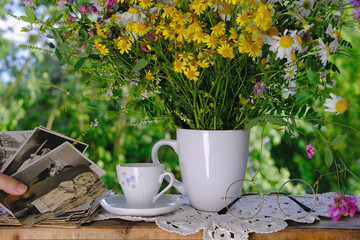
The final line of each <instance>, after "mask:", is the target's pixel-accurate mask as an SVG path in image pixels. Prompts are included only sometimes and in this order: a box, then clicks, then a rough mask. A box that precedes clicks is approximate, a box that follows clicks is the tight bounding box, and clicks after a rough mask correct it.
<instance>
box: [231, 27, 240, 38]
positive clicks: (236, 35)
mask: <svg viewBox="0 0 360 240" xmlns="http://www.w3.org/2000/svg"><path fill="white" fill-rule="evenodd" d="M238 37H239V34H237V32H236V30H235V29H234V28H231V29H230V35H229V40H233V41H235V40H237V39H238Z"/></svg>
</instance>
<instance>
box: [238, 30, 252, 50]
mask: <svg viewBox="0 0 360 240" xmlns="http://www.w3.org/2000/svg"><path fill="white" fill-rule="evenodd" d="M238 46H239V53H247V52H249V51H250V47H251V42H250V40H248V38H247V37H246V36H245V35H244V34H240V37H239V41H238Z"/></svg>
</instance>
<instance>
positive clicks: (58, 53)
mask: <svg viewBox="0 0 360 240" xmlns="http://www.w3.org/2000/svg"><path fill="white" fill-rule="evenodd" d="M55 55H56V57H57V59H59V61H61V60H62V56H61V53H60V51H59V49H57V48H56V49H55Z"/></svg>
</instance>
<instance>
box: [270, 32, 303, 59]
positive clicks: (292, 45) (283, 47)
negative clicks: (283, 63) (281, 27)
mask: <svg viewBox="0 0 360 240" xmlns="http://www.w3.org/2000/svg"><path fill="white" fill-rule="evenodd" d="M288 32H289V33H290V35H287V33H288ZM272 38H274V39H275V40H276V41H274V42H272V43H271V46H270V51H272V52H277V54H276V59H278V58H280V59H283V58H284V57H288V56H291V52H293V51H295V50H300V48H301V46H300V43H299V42H298V36H297V34H296V31H292V30H288V29H286V30H285V32H284V34H283V36H281V37H279V36H273V37H272Z"/></svg>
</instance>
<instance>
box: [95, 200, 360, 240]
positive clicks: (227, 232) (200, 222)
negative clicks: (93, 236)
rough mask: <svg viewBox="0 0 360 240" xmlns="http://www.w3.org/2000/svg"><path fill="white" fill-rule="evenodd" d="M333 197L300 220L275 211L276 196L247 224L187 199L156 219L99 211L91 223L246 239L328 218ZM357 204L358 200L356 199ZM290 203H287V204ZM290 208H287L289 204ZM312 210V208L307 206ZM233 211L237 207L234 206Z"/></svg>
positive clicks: (320, 202)
mask: <svg viewBox="0 0 360 240" xmlns="http://www.w3.org/2000/svg"><path fill="white" fill-rule="evenodd" d="M334 196H335V193H324V194H318V195H317V197H318V200H317V202H316V206H315V210H314V212H312V213H311V214H310V215H308V216H307V217H305V218H302V219H292V218H290V217H288V216H285V215H284V213H283V212H282V211H281V210H279V209H278V207H277V204H276V196H265V200H264V205H263V208H262V209H261V211H260V212H259V214H258V215H256V217H254V218H252V219H249V220H240V219H238V218H236V217H234V216H233V215H231V214H230V213H226V214H224V215H219V214H217V213H216V212H203V211H198V210H196V209H194V208H192V207H190V206H189V202H188V201H187V198H186V197H183V199H184V205H182V206H181V207H180V208H179V209H178V210H176V211H174V212H172V213H169V214H166V215H162V216H157V217H131V216H118V215H114V214H112V213H109V212H107V211H105V210H102V212H100V213H99V214H98V215H97V216H96V217H95V218H94V219H93V220H94V221H98V220H105V219H111V218H119V219H123V220H128V221H146V222H155V223H156V224H157V225H158V226H159V227H160V228H162V229H164V230H166V231H169V232H176V233H180V234H182V235H189V234H194V233H197V232H199V231H200V230H202V229H203V230H204V235H203V239H204V240H209V239H234V240H235V239H236V240H243V239H248V237H249V233H252V232H255V233H271V232H276V231H280V230H283V229H285V228H286V227H287V226H288V224H287V222H286V220H293V221H296V222H304V223H313V222H314V221H315V220H319V216H323V217H329V214H328V213H327V207H328V205H329V204H331V203H333V202H334ZM357 199H358V202H359V201H360V197H357ZM289 201H290V200H289ZM242 204H246V207H244V205H242V207H244V209H247V208H248V209H251V208H255V207H256V206H254V204H257V203H254V202H253V201H248V202H246V203H245V202H242ZM289 206H290V204H289ZM309 206H311V204H309ZM234 207H236V206H234ZM283 211H284V212H286V213H290V215H291V216H294V215H296V213H294V214H291V211H295V210H294V209H291V208H288V209H283Z"/></svg>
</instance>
